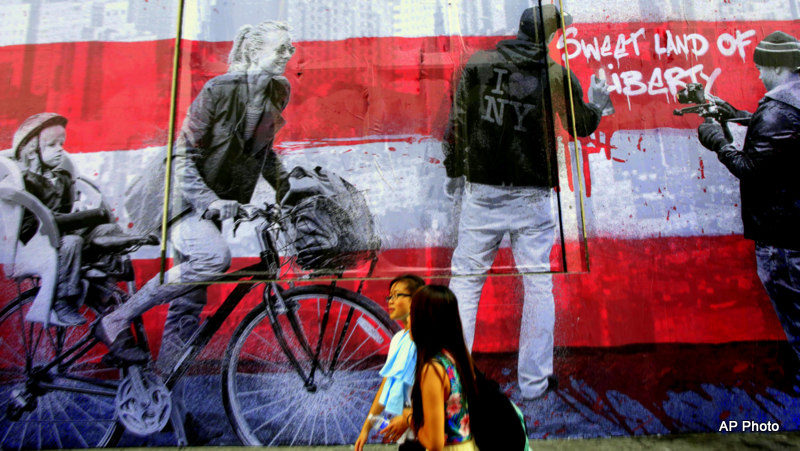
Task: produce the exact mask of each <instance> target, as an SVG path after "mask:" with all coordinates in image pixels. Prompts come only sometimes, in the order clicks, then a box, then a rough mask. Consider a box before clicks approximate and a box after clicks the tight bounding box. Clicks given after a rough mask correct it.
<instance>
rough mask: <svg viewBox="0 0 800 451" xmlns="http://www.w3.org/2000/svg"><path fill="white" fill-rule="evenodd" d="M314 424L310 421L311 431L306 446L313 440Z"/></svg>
mask: <svg viewBox="0 0 800 451" xmlns="http://www.w3.org/2000/svg"><path fill="white" fill-rule="evenodd" d="M306 416H307V417H308V416H310V415H308V414H306ZM315 425H316V423H314V422H313V421H312V422H311V432H310V433H309V434H308V446H311V441H312V440H314V426H315Z"/></svg>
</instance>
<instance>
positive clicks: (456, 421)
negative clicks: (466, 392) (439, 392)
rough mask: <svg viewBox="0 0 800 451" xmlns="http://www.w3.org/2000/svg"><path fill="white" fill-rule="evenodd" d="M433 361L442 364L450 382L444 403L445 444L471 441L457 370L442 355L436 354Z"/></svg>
mask: <svg viewBox="0 0 800 451" xmlns="http://www.w3.org/2000/svg"><path fill="white" fill-rule="evenodd" d="M434 360H436V361H437V362H439V363H441V364H442V366H443V367H444V370H445V373H447V378H448V379H449V380H450V396H449V397H448V398H447V400H446V401H445V403H444V434H445V443H446V444H448V445H450V444H454V443H462V442H466V441H468V440H472V434H471V433H470V430H469V409H468V406H467V401H466V400H465V399H464V398H463V388H462V387H461V377H460V376H459V375H458V370H457V369H456V366H455V364H454V363H453V362H452V361H451V360H450V359H449V358H447V357H446V356H445V355H444V354H442V353H439V354H437V355H436V357H434Z"/></svg>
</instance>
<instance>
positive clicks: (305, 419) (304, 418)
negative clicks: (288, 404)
mask: <svg viewBox="0 0 800 451" xmlns="http://www.w3.org/2000/svg"><path fill="white" fill-rule="evenodd" d="M308 417H309V415H308V412H306V415H305V416H303V421H301V422H300V423H298V425H297V432H295V433H294V437H292V442H291V443H290V444H289V445H290V446H294V444H295V443H297V436H298V435H300V433H301V432H303V429H304V427H303V426H304V425H305V424H306V422H307V421H308ZM312 426H313V425H312Z"/></svg>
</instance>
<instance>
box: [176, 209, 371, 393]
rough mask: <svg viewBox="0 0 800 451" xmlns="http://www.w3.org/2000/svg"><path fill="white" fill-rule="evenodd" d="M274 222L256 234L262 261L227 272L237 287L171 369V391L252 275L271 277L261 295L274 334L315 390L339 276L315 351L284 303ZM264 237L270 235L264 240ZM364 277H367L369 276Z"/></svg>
mask: <svg viewBox="0 0 800 451" xmlns="http://www.w3.org/2000/svg"><path fill="white" fill-rule="evenodd" d="M270 226H271V224H270V221H269V220H268V221H265V222H264V223H263V224H260V225H259V226H258V227H257V228H256V236H257V237H258V240H259V245H260V248H261V249H262V251H261V254H260V259H261V261H260V262H259V263H256V264H254V265H251V266H248V267H246V268H243V269H241V270H239V271H236V272H233V273H229V274H226V275H225V276H224V277H223V279H222V280H231V281H238V284H237V286H236V288H234V290H233V291H232V292H231V293H230V294H229V295H228V297H227V298H226V299H225V301H224V302H223V304H222V305H221V306H220V307H219V308H218V309H217V310H216V311H215V312H214V314H213V315H211V316H210V317H209V318H208V319H207V320H206V321H204V322H203V324H202V325H201V326H200V327H199V328H198V329H197V331H195V333H194V334H193V335H192V336H191V337H190V338H189V340H188V341H187V343H186V345H185V346H184V348H183V350H182V352H181V356H180V357H179V358H178V361H177V362H176V363H175V366H174V367H173V369H172V370H171V371H170V372H169V374H168V375H167V376H166V381H165V384H166V386H167V388H168V389H169V390H172V389H173V388H174V387H175V384H177V383H178V381H179V380H180V378H181V377H182V376H183V375H184V374H185V373H186V371H187V370H188V368H189V366H190V365H191V363H192V362H193V361H194V359H195V358H196V357H197V356H198V355H199V354H200V352H201V351H202V350H203V348H205V346H206V345H207V344H208V343H209V341H210V340H211V338H212V337H213V336H214V334H216V333H217V331H219V329H220V328H221V327H222V324H223V322H224V321H225V320H226V319H227V318H228V316H229V315H230V314H231V313H232V312H233V310H234V309H235V308H236V307H237V306H238V305H239V303H240V302H241V300H242V298H243V297H244V295H245V294H247V292H248V291H250V290H251V289H252V285H254V284H259V283H261V282H258V281H245V280H244V279H245V278H247V277H249V278H250V279H252V277H253V276H252V275H253V274H266V275H267V279H272V280H273V281H272V282H269V283H268V284H267V285H266V286H265V287H264V292H263V294H262V306H263V308H266V310H267V314H268V315H269V320H270V325H271V326H272V329H273V332H274V333H275V337H276V339H277V340H278V343H279V344H280V346H281V348H282V349H283V351H284V353H285V354H286V357H287V358H288V359H289V361H290V362H291V364H292V367H293V368H294V369H295V371H296V372H297V374H298V376H300V378H301V379H302V380H303V383H304V386H305V388H306V390H309V391H311V392H314V391H316V389H317V387H316V384H315V383H314V377H315V374H316V371H317V370H318V369H320V367H321V365H320V362H319V353H320V349H321V346H322V342H323V338H324V331H325V329H326V326H327V322H328V318H329V314H330V309H331V302H332V300H333V288H335V286H336V279H334V280H333V281H332V282H331V283H330V285H328V289H329V290H330V291H329V293H330V294H329V296H328V302H327V304H326V308H325V313H324V316H323V319H322V323H321V325H320V334H319V338H318V340H317V344H316V346H315V349H314V350H312V348H311V345H310V344H309V342H308V339H307V338H306V334H305V331H303V327H302V324H301V323H300V320H299V318H298V317H297V315H296V314H295V311H294V309H293V308H292V307H293V306H288V305H286V304H285V303H284V300H283V297H282V293H283V292H284V291H285V290H284V288H283V287H281V286H280V285H279V284H278V283H277V282H275V281H274V280H275V279H276V278H277V276H278V270H279V268H280V267H281V264H280V256H279V254H278V251H277V249H276V246H275V241H274V238H272V234H271V233H269V231H268V229H269V228H270ZM265 237H267V238H266V239H265ZM376 262H377V257H373V258H372V261H371V262H370V268H369V271H368V274H367V277H366V278H369V276H371V275H372V272H373V270H374V269H375V264H376ZM366 278H365V279H366ZM365 279H362V280H361V282H360V283H359V286H358V290H357V293H358V294H361V291H362V290H363V288H364V281H365ZM354 311H355V309H353V308H352V307H351V308H350V310H349V312H348V314H347V318H346V320H345V323H344V328H343V329H342V333H341V335H340V337H339V340H338V342H337V347H336V350H335V353H334V357H333V361H332V362H331V365H330V367H329V368H328V369H327V371H325V369H322V371H323V374H326V375H328V376H330V375H331V374H332V371H333V369H334V367H335V365H336V361H337V359H338V357H339V353H340V351H341V347H342V343H343V342H344V338H345V333H346V331H347V330H348V328H349V326H350V322H351V320H352V318H353V313H354ZM283 313H285V314H286V315H287V319H288V320H289V324H290V325H291V329H292V331H293V333H294V334H295V337H296V338H297V340H298V342H299V343H300V345H301V347H302V348H303V350H304V351H305V352H306V354H307V355H308V357H310V358H311V361H312V366H311V370H310V371H309V373H308V374H306V373H305V371H304V370H303V368H302V367H301V365H300V362H299V361H298V360H297V357H296V356H295V355H294V353H293V352H292V350H291V348H290V346H289V344H288V342H287V340H286V335H285V334H284V330H283V327H282V326H281V325H280V322H279V321H278V317H279V315H280V314H283Z"/></svg>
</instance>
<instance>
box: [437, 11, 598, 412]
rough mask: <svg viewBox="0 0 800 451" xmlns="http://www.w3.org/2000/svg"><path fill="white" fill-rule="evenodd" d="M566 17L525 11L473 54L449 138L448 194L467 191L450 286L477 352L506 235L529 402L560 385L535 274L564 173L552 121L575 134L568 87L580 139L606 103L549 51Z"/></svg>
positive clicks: (549, 311) (549, 302)
mask: <svg viewBox="0 0 800 451" xmlns="http://www.w3.org/2000/svg"><path fill="white" fill-rule="evenodd" d="M561 18H562V17H561V13H560V11H559V10H558V8H557V7H556V6H555V5H544V6H541V7H533V8H528V9H526V10H525V11H524V12H523V13H522V16H521V18H520V24H519V32H518V34H517V39H509V40H504V41H500V42H499V43H498V44H497V47H496V48H495V49H493V50H487V51H481V52H477V53H475V54H474V55H473V56H472V57H471V58H470V59H469V61H468V62H467V64H466V66H465V67H464V70H463V72H462V74H461V79H460V81H459V83H458V89H457V91H456V93H455V99H454V104H453V109H452V112H451V120H450V125H449V127H448V132H447V134H446V136H445V139H444V154H445V160H444V165H445V168H446V170H447V176H448V177H449V179H448V180H447V183H446V185H445V192H446V193H447V194H448V195H449V196H453V197H454V195H455V194H456V193H457V192H458V191H460V189H461V187H462V186H463V191H464V194H463V200H462V207H461V208H462V211H461V217H460V220H459V225H458V245H457V246H456V249H455V251H454V253H453V258H452V261H451V262H450V266H451V274H452V275H453V278H452V279H450V289H451V290H453V292H454V293H455V294H456V297H457V298H458V308H459V313H460V315H461V322H462V324H463V327H464V337H465V339H466V343H467V347H468V348H469V349H470V350H471V349H472V345H473V340H474V336H475V320H476V315H477V311H478V302H479V300H480V297H481V291H482V289H483V284H484V282H485V280H486V277H485V274H486V272H487V271H488V270H489V268H490V267H491V266H492V262H493V261H494V258H495V255H496V254H497V250H498V248H499V247H500V242H501V240H502V238H503V236H504V235H505V234H506V233H508V234H509V237H510V240H511V250H512V252H513V254H514V261H515V263H516V268H517V271H519V272H521V273H527V274H524V275H523V276H522V281H523V286H524V290H525V292H524V305H523V308H522V321H521V325H520V346H519V363H518V376H519V385H520V390H521V392H522V396H523V397H524V398H527V399H534V398H538V397H540V396H542V395H543V394H544V393H545V392H546V391H547V390H548V389H553V388H554V386H555V378H554V377H553V331H554V327H555V301H554V297H553V282H552V277H551V276H550V275H549V274H531V273H536V272H538V273H543V272H549V271H550V251H551V249H552V246H553V242H554V240H555V230H556V215H557V212H556V211H555V202H554V196H553V191H554V190H553V188H554V187H555V186H556V185H557V183H558V178H557V174H556V163H555V162H556V155H555V137H554V134H555V132H554V127H553V122H552V120H553V119H554V115H558V117H559V118H560V119H561V124H562V126H563V127H564V128H565V129H567V130H569V131H570V132H572V127H571V126H570V123H569V121H568V118H569V117H570V116H571V115H572V114H571V112H570V108H568V106H567V104H568V102H569V99H568V97H567V96H566V94H565V93H566V92H567V87H568V85H567V84H568V83H569V84H570V85H571V90H572V93H573V95H574V98H575V104H574V116H572V118H573V119H574V122H575V128H576V129H577V134H578V135H580V136H588V135H589V134H591V133H592V132H593V131H594V130H595V129H596V128H597V126H598V125H599V123H600V118H601V115H602V108H601V107H600V106H597V105H594V104H592V103H584V102H583V90H582V89H581V85H580V83H579V82H578V78H577V77H576V76H575V74H573V73H571V72H568V71H567V70H566V69H565V68H564V67H562V66H561V65H560V64H558V63H557V62H555V61H554V60H553V59H552V58H551V57H550V56H548V52H547V47H548V44H549V43H550V42H551V40H552V39H553V37H554V35H555V33H556V32H557V31H558V30H559V28H560V25H561ZM564 21H565V22H566V23H567V24H569V23H570V17H569V15H567V14H564ZM591 89H592V90H593V91H594V92H593V93H592V97H593V99H594V100H595V101H596V102H598V104H599V105H606V104H608V103H609V102H608V98H609V96H608V89H607V86H606V85H605V82H602V81H600V82H597V83H593V84H592V88H591ZM551 93H553V94H554V95H553V96H552V99H551ZM546 99H551V100H552V105H549V104H548V103H547V100H546ZM548 110H549V111H548Z"/></svg>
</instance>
